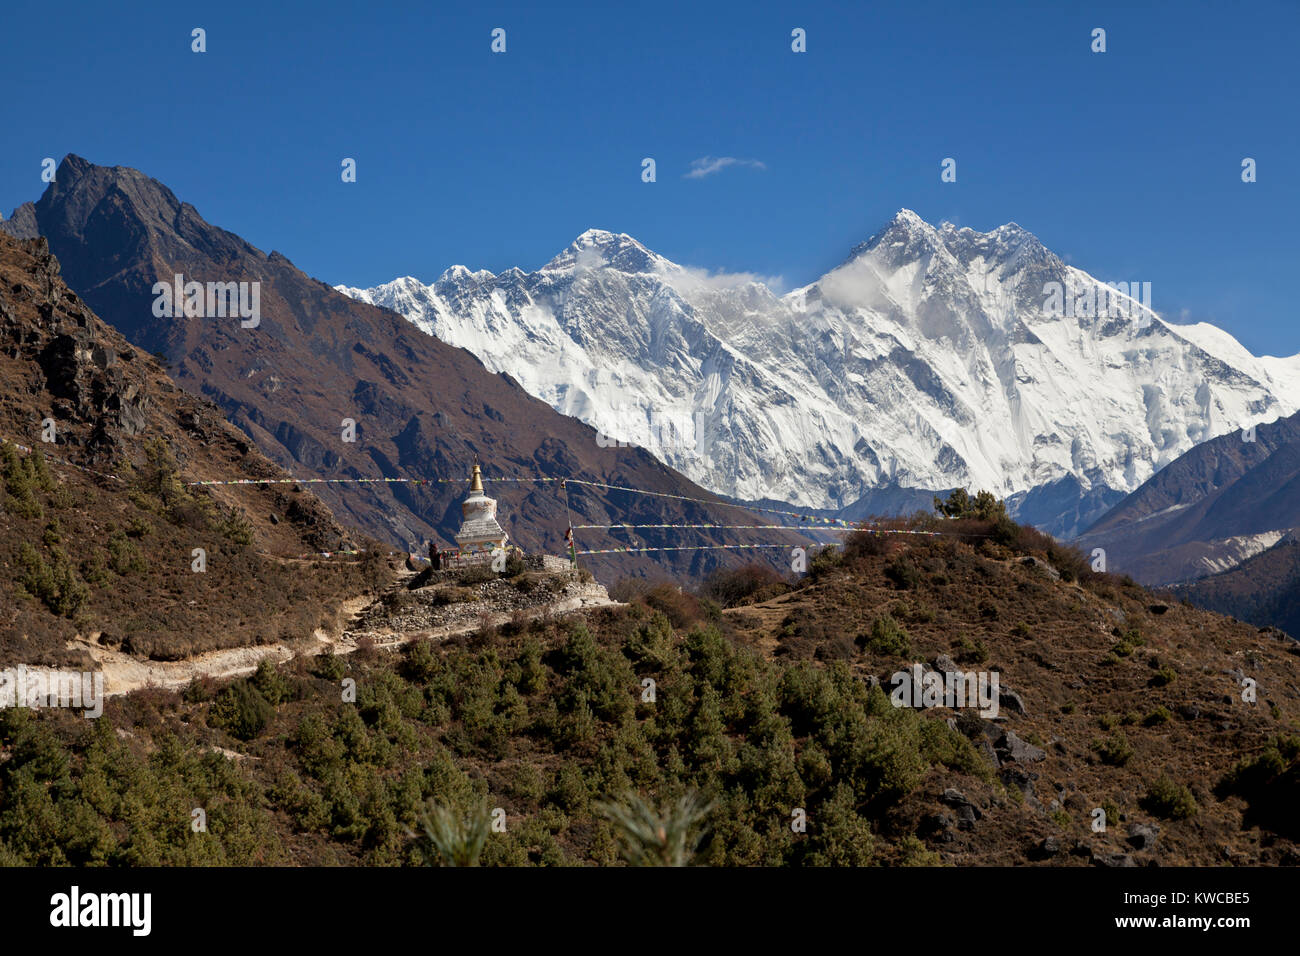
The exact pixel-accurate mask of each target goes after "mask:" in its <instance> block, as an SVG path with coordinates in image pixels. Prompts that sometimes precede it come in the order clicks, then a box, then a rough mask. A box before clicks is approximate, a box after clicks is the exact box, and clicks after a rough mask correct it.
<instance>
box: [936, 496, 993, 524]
mask: <svg viewBox="0 0 1300 956" xmlns="http://www.w3.org/2000/svg"><path fill="white" fill-rule="evenodd" d="M934 510H935V512H936V513H937V514H940V515H943V516H944V517H945V518H974V519H976V520H978V521H996V520H997V519H998V518H999V517H1005V516H1006V513H1007V506H1006V504H1005V503H1004V502H1002V501H999V500H998V498H997V496H996V495H994V494H993V493H992V492H990V491H981V492H979V493H977V494H976V495H975V497H974V498H971V496H970V495H969V494H968V493H967V491H966V489H965V488H956V489H954V490H953V491H952V493H950V494H949V495H948V500H947V501H941V500H940V499H939V498H938V497H937V496H936V497H935V499H934Z"/></svg>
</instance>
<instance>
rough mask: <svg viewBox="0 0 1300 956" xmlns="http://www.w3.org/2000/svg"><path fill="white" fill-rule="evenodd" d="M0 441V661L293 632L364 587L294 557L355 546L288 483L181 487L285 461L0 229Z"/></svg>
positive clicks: (346, 568)
mask: <svg viewBox="0 0 1300 956" xmlns="http://www.w3.org/2000/svg"><path fill="white" fill-rule="evenodd" d="M51 429H52V433H51V431H50V430H51ZM48 437H52V438H54V439H55V440H54V441H52V442H46V441H43V438H48ZM0 439H4V442H3V443H2V444H0V464H2V467H0V664H4V665H8V664H12V663H25V664H58V663H78V662H80V663H86V662H87V660H88V659H87V656H86V655H87V654H88V653H89V652H90V651H91V650H99V649H112V650H118V651H123V652H125V653H128V654H132V655H134V656H135V657H137V658H143V657H150V658H154V659H176V658H179V657H183V656H186V655H189V654H192V653H195V652H198V651H206V650H214V649H217V648H227V647H236V646H242V645H246V644H255V643H264V642H269V641H274V640H276V639H277V638H279V637H287V638H304V637H310V635H311V634H312V631H313V629H315V628H316V627H317V626H320V625H322V624H327V625H328V624H331V623H332V622H333V618H334V614H335V611H336V610H337V608H338V606H339V604H340V603H341V602H342V600H343V599H344V598H346V597H351V596H355V595H356V594H358V593H361V592H362V591H363V590H365V588H366V586H368V583H373V582H367V580H365V579H364V576H363V574H362V573H361V568H360V566H359V565H357V564H355V563H353V564H341V565H325V566H318V567H315V568H314V569H313V571H312V573H311V574H303V573H302V569H301V568H300V567H297V566H295V565H296V562H295V561H294V560H293V559H295V558H297V556H299V555H302V554H304V553H307V552H317V551H322V550H331V551H332V550H338V549H343V548H351V547H355V546H357V545H358V544H362V543H364V542H362V541H361V540H360V539H358V537H357V536H355V535H350V534H348V533H346V532H345V531H344V529H343V528H341V527H340V526H339V524H338V523H337V522H336V521H335V520H334V518H333V517H332V516H331V515H330V513H329V511H328V510H327V509H326V508H325V506H324V505H323V504H322V503H321V502H320V501H319V500H317V499H316V498H315V496H313V495H311V494H310V493H308V492H306V491H304V490H302V489H301V488H299V487H297V486H293V485H269V486H261V487H259V486H256V485H240V486H231V487H221V488H216V489H199V490H195V489H187V488H185V487H184V486H183V485H181V484H180V482H182V481H185V480H190V479H192V478H193V477H195V476H201V475H205V474H212V473H229V472H238V473H241V474H246V475H251V476H254V477H260V478H268V479H278V478H282V477H284V472H282V471H281V470H280V469H278V468H276V467H275V466H274V465H273V464H272V463H271V462H270V461H268V460H267V459H266V458H264V457H263V456H262V455H261V454H259V453H258V452H257V451H256V449H255V448H254V447H253V446H252V443H251V442H250V441H249V440H248V438H247V436H245V435H244V434H243V433H242V432H240V431H239V430H238V429H236V428H234V427H233V426H231V425H230V424H229V423H228V422H226V421H225V419H223V418H222V416H221V413H220V411H219V410H218V409H217V408H216V407H215V406H213V405H212V404H211V403H210V402H207V401H204V400H203V399H200V398H196V397H194V396H192V395H190V394H188V393H186V392H185V391H183V390H182V389H180V388H177V387H176V385H175V384H174V383H172V381H171V380H170V379H168V377H167V375H166V374H165V373H164V372H163V370H162V369H161V367H159V365H158V363H157V361H156V360H155V359H153V358H151V357H149V356H148V355H146V354H145V353H143V352H141V351H140V350H139V349H136V348H135V347H133V346H131V345H130V344H129V343H128V342H127V341H126V340H125V339H124V338H123V337H122V336H121V335H120V334H118V333H117V332H115V331H114V330H112V329H110V328H109V327H108V326H106V325H105V324H104V323H103V322H102V321H100V319H99V318H98V317H97V316H95V315H94V314H93V313H92V312H91V310H90V309H88V308H87V307H86V304H85V303H84V302H83V301H82V300H81V299H80V298H79V297H78V296H77V295H76V294H75V293H73V292H72V291H71V290H70V289H69V288H68V287H67V285H66V284H65V283H64V282H63V280H62V278H61V277H60V275H59V262H58V260H57V259H55V258H54V257H53V256H52V255H50V253H49V249H48V246H47V244H46V242H45V240H43V239H35V240H18V239H14V238H11V237H10V236H8V235H4V234H0ZM20 446H21V447H20ZM47 455H49V456H52V457H53V458H55V459H57V461H55V462H50V461H47V459H46V456H47ZM63 462H75V463H76V465H78V466H80V467H74V466H73V465H70V464H64V463H63ZM195 548H201V549H203V550H204V552H205V570H203V571H202V572H200V571H196V570H195V565H194V560H195V555H194V549H195ZM70 642H71V643H70Z"/></svg>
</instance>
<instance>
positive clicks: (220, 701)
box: [208, 680, 275, 740]
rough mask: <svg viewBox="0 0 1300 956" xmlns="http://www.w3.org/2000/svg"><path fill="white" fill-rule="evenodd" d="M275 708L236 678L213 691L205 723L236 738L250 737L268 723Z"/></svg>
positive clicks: (249, 685) (257, 692)
mask: <svg viewBox="0 0 1300 956" xmlns="http://www.w3.org/2000/svg"><path fill="white" fill-rule="evenodd" d="M274 716H275V708H274V707H272V706H271V704H270V702H269V701H267V699H266V698H265V697H263V696H262V694H261V693H260V692H259V691H258V690H257V688H256V687H254V686H253V685H252V684H250V683H249V682H248V681H246V680H237V681H235V682H234V683H233V684H231V685H230V686H229V687H227V688H225V689H224V690H223V691H221V692H220V693H219V694H217V697H216V700H214V701H213V702H212V709H211V710H210V711H209V712H208V723H209V724H210V725H211V726H213V727H216V728H217V729H218V730H224V731H225V732H226V733H228V734H230V736H232V737H236V738H238V739H239V740H252V739H253V738H254V737H256V736H257V735H258V734H260V733H261V732H262V731H263V730H265V729H266V725H267V724H268V723H270V721H271V718H272V717H274Z"/></svg>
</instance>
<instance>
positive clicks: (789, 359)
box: [343, 209, 1300, 530]
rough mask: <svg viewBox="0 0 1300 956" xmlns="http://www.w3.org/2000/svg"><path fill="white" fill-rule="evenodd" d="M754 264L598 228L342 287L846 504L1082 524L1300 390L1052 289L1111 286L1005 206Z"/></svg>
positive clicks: (556, 389) (697, 471)
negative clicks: (801, 277) (553, 247)
mask: <svg viewBox="0 0 1300 956" xmlns="http://www.w3.org/2000/svg"><path fill="white" fill-rule="evenodd" d="M479 276H483V277H485V278H484V279H483V280H481V281H470V279H471V277H474V279H475V280H477V277H479ZM592 276H599V279H600V281H588V279H589V277H592ZM755 278H756V277H749V279H750V280H751V281H736V279H737V277H735V276H731V275H725V276H721V277H715V276H709V275H708V274H707V273H706V272H705V271H704V270H700V269H692V268H690V267H685V266H678V265H676V264H674V263H672V262H670V261H669V260H667V259H665V258H663V257H661V256H658V255H656V254H655V253H653V252H651V251H650V250H649V249H647V248H646V247H645V246H643V245H642V244H641V243H639V242H637V241H636V240H635V239H633V238H632V237H631V236H628V235H624V234H618V233H612V232H607V231H604V230H597V229H590V230H588V231H586V232H584V233H583V234H582V235H581V236H579V237H578V238H577V239H576V240H574V242H573V243H572V244H571V245H570V246H569V247H568V248H567V249H566V250H565V251H564V252H562V253H561V254H560V255H559V256H557V257H556V258H555V259H553V260H552V261H551V262H550V263H548V264H547V265H546V266H545V267H543V268H542V269H540V270H538V271H536V272H531V273H529V272H523V271H521V270H519V269H510V270H507V271H506V272H503V273H501V274H500V275H497V276H492V275H491V273H470V272H469V271H468V270H466V269H463V268H460V269H454V270H448V272H447V273H444V276H443V278H442V279H439V280H438V282H437V283H435V284H434V285H431V286H425V287H423V288H422V289H418V288H413V287H411V286H410V285H409V284H408V281H407V280H403V281H401V282H392V283H388V284H387V285H383V286H379V287H377V288H374V289H370V290H350V289H344V290H343V291H345V292H347V293H348V294H349V295H353V296H354V297H356V298H361V299H364V300H365V301H369V302H373V303H375V304H377V305H383V306H387V307H389V308H394V309H396V310H397V311H399V312H401V313H402V314H404V315H406V316H407V318H409V319H410V320H411V321H412V322H414V323H415V324H416V325H418V326H419V327H420V328H422V329H424V330H425V331H426V332H429V333H430V334H433V335H436V336H437V337H439V338H441V339H443V340H444V341H446V342H449V343H451V344H452V345H458V346H461V347H464V348H468V349H469V350H470V351H472V352H474V353H475V354H476V355H477V356H478V357H479V358H480V359H481V360H482V361H483V362H484V364H486V365H487V366H488V368H490V369H492V370H493V371H499V372H507V373H509V374H510V375H511V376H513V377H514V378H515V379H517V380H518V381H519V382H520V383H521V384H522V385H523V387H524V388H525V389H527V390H528V391H529V392H531V393H532V394H533V395H534V396H536V397H537V398H539V399H541V400H543V401H546V402H548V403H549V404H551V405H552V406H553V407H555V408H556V409H557V410H559V411H561V412H564V413H565V414H568V415H573V416H576V417H578V418H581V419H582V420H583V421H585V422H587V423H588V424H590V425H592V426H593V427H595V428H596V429H597V430H598V431H600V432H602V433H603V434H605V435H607V436H611V437H613V438H615V439H617V440H619V441H625V442H630V443H632V444H636V445H640V446H642V447H644V448H646V449H647V450H649V451H650V452H652V453H654V454H656V455H658V456H659V457H660V458H661V459H662V460H664V461H665V462H666V463H667V464H669V465H671V466H672V467H674V468H676V469H677V470H679V471H681V472H683V473H685V474H686V475H688V476H689V477H690V478H692V479H693V480H695V481H697V482H699V483H700V484H702V485H704V486H706V487H708V488H711V489H712V490H714V491H717V492H721V493H724V494H728V495H733V496H735V497H738V498H745V499H751V500H753V499H760V498H774V499H779V500H784V501H791V502H796V503H798V504H801V505H808V506H814V507H820V508H850V509H852V508H853V507H854V506H855V505H857V506H858V507H864V506H863V505H858V503H859V502H862V501H865V500H867V499H868V496H870V495H872V494H873V493H875V492H876V491H878V490H880V489H888V488H895V489H897V488H904V489H907V488H915V489H930V490H942V489H947V488H952V487H955V486H958V485H964V486H968V487H978V488H987V489H989V490H991V491H993V492H995V493H997V494H999V495H1003V496H1008V497H1012V496H1016V495H1019V494H1025V493H1029V492H1033V491H1035V490H1036V489H1045V488H1051V489H1056V490H1054V491H1051V492H1050V493H1046V492H1045V493H1044V494H1040V495H1039V500H1043V499H1051V500H1053V501H1055V500H1056V499H1057V498H1061V510H1062V513H1066V512H1069V513H1072V514H1073V517H1072V518H1071V519H1069V520H1071V521H1073V522H1074V525H1077V524H1078V523H1079V522H1081V521H1083V520H1084V518H1085V517H1086V515H1085V514H1084V513H1083V506H1082V505H1081V504H1079V502H1081V501H1084V500H1087V501H1089V502H1091V504H1089V505H1088V507H1098V506H1104V505H1106V504H1109V503H1110V502H1113V501H1114V500H1115V498H1116V496H1118V495H1121V494H1123V493H1127V492H1129V491H1132V490H1133V489H1134V488H1136V487H1137V486H1138V485H1139V484H1141V483H1142V482H1143V481H1145V480H1146V479H1147V478H1148V477H1150V476H1151V475H1152V474H1153V473H1154V472H1155V471H1156V470H1157V469H1159V468H1161V467H1162V466H1163V465H1164V464H1166V463H1168V462H1169V461H1172V460H1173V459H1174V458H1176V457H1177V456H1178V455H1180V454H1182V453H1183V452H1185V451H1187V450H1188V449H1189V448H1191V447H1192V446H1193V445H1195V444H1198V443H1199V442H1202V441H1205V440H1206V439H1209V438H1212V437H1214V436H1216V435H1222V434H1224V433H1226V432H1229V431H1233V430H1235V429H1237V428H1241V427H1243V426H1244V425H1247V424H1250V423H1253V422H1259V421H1264V420H1268V419H1270V418H1273V417H1276V416H1278V415H1284V414H1291V413H1292V412H1294V411H1296V409H1297V407H1298V406H1297V403H1300V356H1297V357H1294V358H1290V359H1272V358H1258V357H1256V356H1253V355H1251V354H1250V353H1249V352H1248V351H1247V350H1246V349H1245V348H1243V347H1242V346H1241V345H1240V344H1239V343H1237V342H1236V341H1235V340H1234V339H1232V337H1231V336H1229V335H1228V334H1227V333H1224V332H1222V331H1220V330H1216V329H1213V328H1212V327H1210V326H1205V327H1184V326H1176V325H1172V324H1170V323H1168V322H1164V321H1161V320H1159V317H1158V316H1156V315H1155V313H1153V312H1151V311H1150V310H1149V309H1146V308H1141V309H1138V308H1134V309H1133V310H1132V311H1131V312H1129V311H1128V309H1127V308H1126V310H1125V314H1123V315H1116V314H1109V313H1105V312H1104V311H1097V308H1096V306H1095V305H1093V306H1088V307H1086V308H1085V307H1083V306H1080V307H1079V308H1070V309H1069V310H1068V311H1066V310H1062V309H1061V308H1060V307H1059V306H1060V304H1061V300H1060V299H1059V298H1058V299H1057V304H1056V306H1053V304H1052V299H1051V297H1050V296H1049V295H1048V292H1047V290H1048V289H1049V287H1051V286H1052V285H1053V284H1057V285H1059V284H1065V285H1066V286H1067V287H1068V288H1069V289H1070V290H1071V292H1070V295H1073V294H1074V293H1075V292H1078V291H1079V290H1085V291H1088V290H1090V291H1089V292H1088V295H1089V296H1093V297H1095V301H1096V302H1102V303H1104V302H1105V301H1106V299H1105V298H1104V291H1103V290H1105V288H1106V287H1105V286H1104V284H1103V283H1102V282H1100V281H1098V280H1097V279H1095V278H1093V277H1092V276H1090V275H1088V274H1087V273H1086V272H1083V271H1082V270H1079V269H1075V268H1072V267H1069V266H1066V265H1065V263H1063V262H1062V261H1061V260H1060V259H1059V258H1058V257H1057V256H1056V255H1054V254H1053V253H1052V252H1051V251H1050V250H1048V249H1046V248H1045V247H1044V246H1043V245H1042V243H1041V242H1039V240H1038V239H1037V238H1036V237H1035V236H1034V235H1033V234H1032V233H1030V232H1029V231H1028V230H1026V229H1024V228H1023V227H1022V226H1020V225H1018V224H1016V223H1014V222H1009V223H1006V224H1005V225H1002V226H999V227H997V228H996V229H993V230H992V231H990V232H977V231H975V230H974V229H970V228H968V227H960V228H959V227H957V226H955V225H953V224H951V223H944V224H942V225H941V226H940V227H938V228H936V227H934V226H932V225H930V224H929V223H927V222H925V221H924V220H922V219H921V217H920V216H918V215H917V214H916V213H915V212H913V211H912V210H909V209H900V210H899V211H898V213H897V214H896V215H895V216H894V217H893V218H892V219H891V220H890V221H889V222H888V223H887V224H886V225H885V227H884V228H883V229H881V230H880V231H879V232H877V233H876V234H875V235H874V236H872V238H871V239H869V240H868V241H867V242H865V243H862V244H860V245H859V246H857V247H855V248H854V250H853V253H852V254H851V255H850V256H849V258H848V259H847V260H845V262H844V263H843V264H841V265H840V266H838V267H836V268H835V269H833V270H832V271H831V272H830V273H828V274H827V275H824V276H822V277H821V278H819V279H817V280H816V281H815V282H812V283H809V284H807V285H805V286H804V287H802V288H798V289H795V290H794V291H793V292H791V293H789V294H787V295H784V296H780V297H778V296H776V295H774V294H772V292H771V291H770V290H769V289H768V288H767V287H766V286H765V285H764V284H762V283H761V282H758V281H752V280H754V279H755ZM1106 278H1117V279H1123V278H1125V277H1122V276H1120V277H1106ZM1085 298H1087V296H1085ZM1111 301H1117V300H1115V299H1112V300H1111ZM1129 302H1130V303H1131V300H1129ZM1073 304H1074V300H1073V299H1071V305H1073ZM1071 489H1073V490H1071ZM1070 495H1074V496H1075V497H1074V498H1073V499H1071V500H1072V501H1074V502H1075V504H1071V503H1070V501H1066V500H1065V498H1067V497H1069V496H1070ZM1076 505H1077V507H1076ZM1071 527H1073V525H1071ZM1058 530H1069V528H1066V527H1065V526H1062V528H1060V529H1058Z"/></svg>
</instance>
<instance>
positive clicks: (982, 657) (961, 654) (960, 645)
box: [956, 637, 989, 664]
mask: <svg viewBox="0 0 1300 956" xmlns="http://www.w3.org/2000/svg"><path fill="white" fill-rule="evenodd" d="M956 648H957V661H958V663H961V664H983V663H985V662H986V661H987V660H988V659H989V649H988V647H987V646H985V644H984V642H983V641H982V640H980V639H979V638H976V639H975V640H971V639H970V638H969V637H963V638H962V639H961V640H960V641H958V642H957V645H956Z"/></svg>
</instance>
